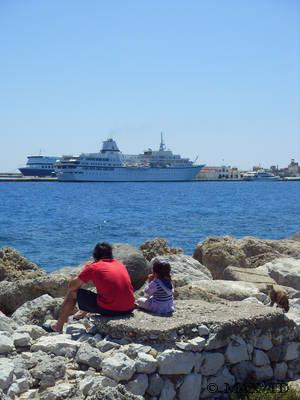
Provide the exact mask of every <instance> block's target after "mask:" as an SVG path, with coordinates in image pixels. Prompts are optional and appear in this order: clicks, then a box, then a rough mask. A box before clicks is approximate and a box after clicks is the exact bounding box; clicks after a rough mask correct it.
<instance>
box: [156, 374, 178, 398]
mask: <svg viewBox="0 0 300 400" xmlns="http://www.w3.org/2000/svg"><path fill="white" fill-rule="evenodd" d="M175 396H176V390H175V387H174V385H173V383H172V382H171V381H170V380H169V379H166V380H165V381H164V385H163V388H162V390H161V393H160V396H159V400H173V399H174V398H175Z"/></svg>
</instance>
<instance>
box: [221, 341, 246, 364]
mask: <svg viewBox="0 0 300 400" xmlns="http://www.w3.org/2000/svg"><path fill="white" fill-rule="evenodd" d="M225 358H226V361H227V362H228V363H229V364H237V363H239V362H241V361H247V360H249V359H250V357H249V354H248V348H247V345H246V342H245V341H244V339H243V338H241V337H240V336H234V337H232V340H231V342H230V343H229V345H228V346H227V348H226V351H225Z"/></svg>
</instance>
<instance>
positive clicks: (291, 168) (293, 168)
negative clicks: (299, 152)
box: [287, 158, 300, 176]
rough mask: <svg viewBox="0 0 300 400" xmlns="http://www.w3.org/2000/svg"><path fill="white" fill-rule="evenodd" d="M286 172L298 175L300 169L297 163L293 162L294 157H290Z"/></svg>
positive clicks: (290, 174)
mask: <svg viewBox="0 0 300 400" xmlns="http://www.w3.org/2000/svg"><path fill="white" fill-rule="evenodd" d="M287 169H288V173H289V176H299V175H300V169H299V164H298V163H297V162H295V159H294V158H292V159H291V162H290V163H289V165H288V168H287Z"/></svg>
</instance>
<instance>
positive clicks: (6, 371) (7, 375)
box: [0, 358, 15, 390]
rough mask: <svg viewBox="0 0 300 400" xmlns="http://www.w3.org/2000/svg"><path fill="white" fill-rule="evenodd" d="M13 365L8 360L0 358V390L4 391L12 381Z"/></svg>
mask: <svg viewBox="0 0 300 400" xmlns="http://www.w3.org/2000/svg"><path fill="white" fill-rule="evenodd" d="M14 368H15V366H14V363H13V361H12V360H10V359H8V358H0V389H2V390H6V389H7V388H8V387H9V386H10V384H11V383H12V380H13V375H14Z"/></svg>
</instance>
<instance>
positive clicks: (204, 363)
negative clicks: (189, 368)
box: [195, 352, 225, 376]
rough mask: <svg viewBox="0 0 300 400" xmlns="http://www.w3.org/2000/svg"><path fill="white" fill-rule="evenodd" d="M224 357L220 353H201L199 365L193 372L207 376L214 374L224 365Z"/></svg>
mask: <svg viewBox="0 0 300 400" xmlns="http://www.w3.org/2000/svg"><path fill="white" fill-rule="evenodd" d="M224 363H225V358H224V355H223V354H222V353H208V352H204V353H202V356H201V358H200V362H199V365H198V366H197V368H195V372H200V374H202V375H205V376H209V375H215V374H216V373H217V372H218V371H219V370H220V369H221V368H222V367H223V365H224Z"/></svg>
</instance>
